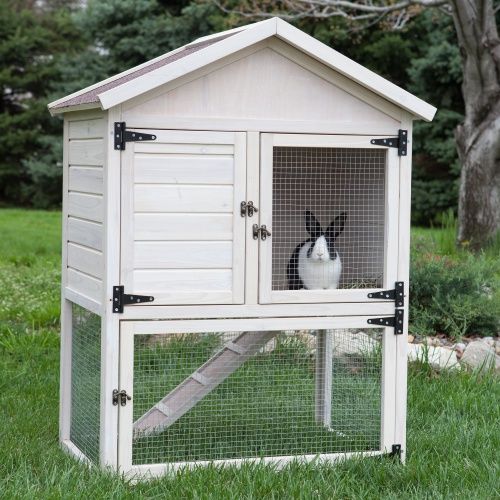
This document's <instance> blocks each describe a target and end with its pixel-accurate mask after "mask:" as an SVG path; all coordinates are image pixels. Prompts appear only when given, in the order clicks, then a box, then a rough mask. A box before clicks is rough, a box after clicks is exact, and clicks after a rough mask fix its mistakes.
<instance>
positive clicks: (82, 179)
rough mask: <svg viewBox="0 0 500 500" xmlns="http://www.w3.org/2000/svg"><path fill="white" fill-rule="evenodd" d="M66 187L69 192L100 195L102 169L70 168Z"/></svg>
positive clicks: (101, 189) (101, 190) (101, 191)
mask: <svg viewBox="0 0 500 500" xmlns="http://www.w3.org/2000/svg"><path fill="white" fill-rule="evenodd" d="M68 187H69V190H70V191H81V192H83V193H92V194H102V193H103V169H102V168H99V167H90V168H89V167H70V168H69V182H68Z"/></svg>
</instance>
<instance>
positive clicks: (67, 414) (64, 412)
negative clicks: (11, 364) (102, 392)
mask: <svg viewBox="0 0 500 500" xmlns="http://www.w3.org/2000/svg"><path fill="white" fill-rule="evenodd" d="M68 132H69V122H68V120H67V118H65V119H64V129H63V192H62V200H63V204H62V221H61V226H62V228H61V230H62V238H61V240H62V241H61V243H62V249H61V254H62V257H61V347H60V349H61V351H60V356H61V362H60V363H61V364H60V369H59V372H60V379H59V440H60V441H61V442H62V441H65V440H69V439H70V430H71V337H72V331H71V330H72V308H71V303H70V302H69V301H68V300H66V297H65V289H66V283H67V271H68V267H67V248H66V247H67V239H68V236H67V231H68V230H67V225H68V182H69V179H68V175H69V172H68V169H69V162H68V154H69V150H68V148H69V139H68V137H69V133H68Z"/></svg>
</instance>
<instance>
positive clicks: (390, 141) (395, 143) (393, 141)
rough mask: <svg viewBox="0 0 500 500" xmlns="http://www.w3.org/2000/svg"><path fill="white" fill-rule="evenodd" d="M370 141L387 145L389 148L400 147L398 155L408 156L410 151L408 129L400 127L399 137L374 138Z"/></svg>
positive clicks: (378, 144)
mask: <svg viewBox="0 0 500 500" xmlns="http://www.w3.org/2000/svg"><path fill="white" fill-rule="evenodd" d="M370 143H371V144H375V145H377V146H387V147H388V148H398V156H406V154H407V152H408V130H403V129H399V130H398V136H397V137H384V138H382V139H372V140H371V141H370Z"/></svg>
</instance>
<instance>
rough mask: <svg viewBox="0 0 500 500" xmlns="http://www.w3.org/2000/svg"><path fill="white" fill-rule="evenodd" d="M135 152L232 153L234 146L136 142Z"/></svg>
mask: <svg viewBox="0 0 500 500" xmlns="http://www.w3.org/2000/svg"><path fill="white" fill-rule="evenodd" d="M134 147H135V152H136V153H151V154H169V153H174V154H194V155H232V154H233V153H234V147H233V146H232V145H226V144H162V143H161V142H156V141H155V142H136V143H135V145H134Z"/></svg>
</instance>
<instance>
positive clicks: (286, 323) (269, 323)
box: [118, 316, 398, 479]
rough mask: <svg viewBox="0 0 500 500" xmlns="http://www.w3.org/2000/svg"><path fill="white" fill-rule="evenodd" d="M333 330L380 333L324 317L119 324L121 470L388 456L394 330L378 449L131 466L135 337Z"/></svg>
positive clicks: (386, 354) (388, 345) (387, 343)
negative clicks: (122, 397) (127, 398)
mask: <svg viewBox="0 0 500 500" xmlns="http://www.w3.org/2000/svg"><path fill="white" fill-rule="evenodd" d="M334 328H363V329H368V328H380V327H377V326H370V325H368V324H367V318H366V317H363V316H358V317H335V318H332V317H322V318H266V319H264V318H261V319H250V320H249V319H245V320H241V319H224V320H173V321H154V322H151V321H122V322H120V385H119V387H120V389H124V390H126V391H127V394H129V395H130V396H131V398H132V400H131V401H130V402H129V403H127V405H125V406H120V407H119V411H120V418H119V430H118V436H119V443H118V467H119V471H120V472H121V473H123V474H125V475H126V477H129V478H132V479H141V478H148V477H154V476H159V475H163V474H168V473H174V472H176V471H178V470H180V469H183V468H192V467H197V466H204V465H208V464H214V465H238V466H239V465H242V464H245V463H257V462H258V463H268V464H273V465H275V466H284V465H286V464H287V463H289V462H292V461H299V462H310V461H313V460H318V461H325V462H337V461H339V460H342V459H346V458H349V457H352V456H374V455H380V454H383V453H388V452H390V451H391V449H392V445H393V444H394V439H395V433H396V408H397V406H398V405H397V404H396V381H395V369H396V364H395V363H394V359H395V357H396V355H397V354H396V338H395V337H396V335H394V330H393V329H392V328H384V334H383V347H382V349H383V351H382V353H383V356H382V388H381V389H382V401H381V409H382V412H381V440H380V450H378V451H370V452H356V453H332V454H320V455H300V456H277V457H265V458H258V459H231V460H215V461H195V462H176V463H168V464H167V463H165V464H147V465H133V464H132V428H133V401H134V394H133V389H134V388H133V379H134V371H133V363H134V336H135V335H150V334H169V333H196V332H200V333H203V332H210V331H217V332H220V331H273V330H277V331H279V330H290V329H296V330H299V329H334Z"/></svg>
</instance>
